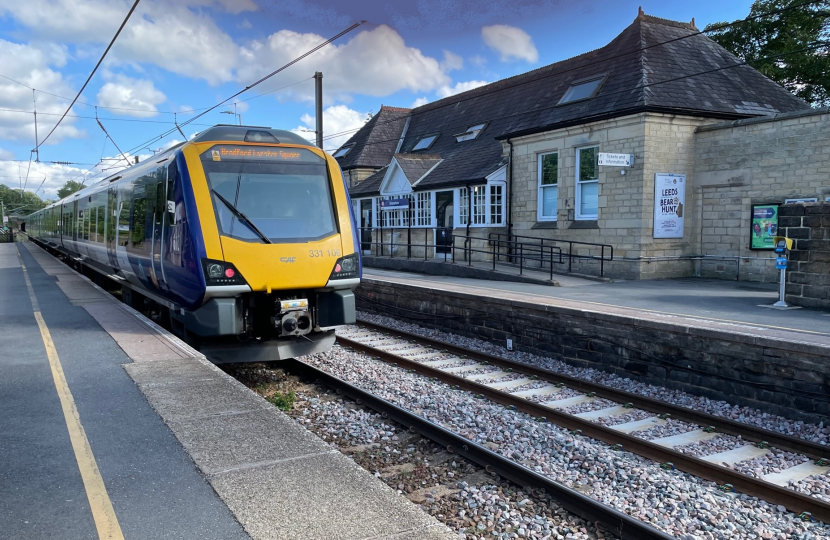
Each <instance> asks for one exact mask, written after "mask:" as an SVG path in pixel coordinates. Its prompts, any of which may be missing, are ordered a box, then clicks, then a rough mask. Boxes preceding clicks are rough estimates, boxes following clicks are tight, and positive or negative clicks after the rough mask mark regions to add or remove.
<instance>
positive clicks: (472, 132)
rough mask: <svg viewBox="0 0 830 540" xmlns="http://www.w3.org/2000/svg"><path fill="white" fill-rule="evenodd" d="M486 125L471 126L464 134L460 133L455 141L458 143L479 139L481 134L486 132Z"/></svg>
mask: <svg viewBox="0 0 830 540" xmlns="http://www.w3.org/2000/svg"><path fill="white" fill-rule="evenodd" d="M486 125H487V124H476V125H474V126H470V127H468V128H467V131H465V132H464V133H459V134H458V135H456V136H455V140H456V141H458V142H463V141H471V140H473V139H475V138H476V137H478V135H479V133H481V132H482V131H483V130H484V127H485V126H486Z"/></svg>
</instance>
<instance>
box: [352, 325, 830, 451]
mask: <svg viewBox="0 0 830 540" xmlns="http://www.w3.org/2000/svg"><path fill="white" fill-rule="evenodd" d="M358 315H359V317H360V318H362V319H364V320H367V321H370V322H374V323H376V324H380V325H383V326H387V327H389V328H393V329H397V330H404V331H406V332H410V333H413V334H417V335H420V336H424V337H428V338H432V339H437V340H440V341H444V342H446V343H451V344H453V345H457V346H460V347H466V348H469V349H473V350H478V351H481V352H485V353H489V354H493V355H496V356H501V357H504V358H507V359H509V360H514V361H517V362H522V363H525V364H529V365H532V366H536V367H541V368H545V369H549V370H551V371H555V372H557V373H561V374H563V375H569V376H571V377H576V378H579V379H583V380H586V381H591V382H596V383H600V384H604V385H606V386H610V387H612V388H616V389H619V390H625V391H627V392H632V393H635V394H640V395H642V396H644V397H649V398H652V399H659V400H663V401H667V402H669V403H673V404H675V405H680V406H682V407H688V408H690V409H694V410H697V411H702V412H706V413H709V414H713V415H717V416H722V417H724V418H729V419H731V420H735V421H738V422H743V423H745V424H750V425H754V426H758V427H762V428H765V429H769V430H772V431H777V432H779V433H783V434H785V435H791V436H794V437H801V438H802V439H805V440H808V441H811V442H815V443H818V444H823V445H829V444H830V426H826V425H824V423H819V424H808V423H805V422H801V421H797V420H791V419H788V418H784V417H782V416H778V415H774V414H769V413H764V412H761V411H759V410H757V409H754V408H751V407H742V406H738V405H733V404H730V403H727V402H725V401H718V400H713V399H709V398H705V397H700V396H694V395H692V394H688V393H686V392H682V391H680V390H671V389H668V388H662V387H658V386H653V385H650V384H644V383H641V382H638V381H634V380H631V379H628V378H623V377H619V376H617V375H614V374H611V373H605V372H602V371H599V370H596V369H592V368H579V367H574V366H571V365H568V364H566V363H565V362H562V361H559V360H555V359H553V358H546V357H543V356H538V355H534V354H529V353H523V352H518V351H508V350H506V349H505V348H504V347H502V346H498V345H495V344H493V343H489V342H487V341H483V340H480V339H473V338H467V337H464V336H459V335H457V334H452V333H448V332H442V331H440V330H433V329H430V328H424V327H421V326H418V325H415V324H411V323H406V322H401V321H398V320H395V319H393V318H390V317H385V316H381V315H375V314H373V313H366V312H360V313H359V314H358Z"/></svg>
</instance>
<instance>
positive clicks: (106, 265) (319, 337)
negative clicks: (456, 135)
mask: <svg viewBox="0 0 830 540" xmlns="http://www.w3.org/2000/svg"><path fill="white" fill-rule="evenodd" d="M25 223H26V225H25V229H26V232H27V234H28V235H29V237H30V239H31V240H33V241H34V242H36V243H38V244H40V245H41V246H42V247H44V248H46V249H48V250H49V251H51V252H53V253H54V254H56V255H59V256H61V257H63V258H65V260H67V262H69V263H70V264H72V265H74V266H76V267H77V268H79V269H81V270H83V271H85V272H87V273H88V274H91V275H92V276H93V277H95V278H96V279H104V280H109V281H107V283H109V284H115V285H116V287H115V290H116V291H117V290H118V287H117V286H118V285H120V291H121V297H122V300H123V301H124V302H126V303H127V304H129V305H131V306H132V307H136V308H138V309H142V308H146V307H147V306H148V305H149V306H151V307H152V308H153V313H154V314H156V316H157V317H159V318H161V319H162V321H163V322H164V323H167V324H169V326H170V328H171V329H172V330H173V331H174V333H176V334H177V335H179V336H181V337H183V338H184V339H186V340H187V341H188V343H191V344H194V345H195V346H197V348H198V349H199V350H200V351H201V352H202V353H204V354H205V355H206V356H207V357H208V358H209V359H210V360H212V361H214V362H215V363H238V362H271V361H278V360H283V359H286V358H294V357H297V356H303V355H307V354H313V353H318V352H323V351H326V350H328V349H330V348H331V347H332V345H333V343H334V339H335V335H334V327H336V326H340V325H345V324H351V323H354V322H355V315H356V311H355V309H356V308H355V296H354V289H355V288H356V287H357V286H358V285H359V284H360V279H361V276H362V262H361V253H360V249H359V247H358V246H359V243H358V236H357V231H358V228H357V224H356V222H355V215H354V209H353V207H352V203H351V200H350V198H349V193H348V190H347V186H346V183H345V181H344V179H343V173H342V171H341V170H340V167H339V165H338V164H337V162H336V161H335V160H334V159H333V158H332V157H331V156H330V155H328V154H326V153H325V152H323V151H322V150H321V149H319V148H316V147H314V146H312V145H310V143H309V142H308V141H306V140H305V139H303V138H302V137H300V136H298V135H296V134H295V133H292V132H290V131H284V130H278V129H271V128H265V127H256V126H229V125H217V126H214V127H211V128H208V129H206V130H204V131H202V132H201V133H199V134H197V135H196V136H195V137H193V138H192V139H191V140H189V141H186V142H184V143H180V144H179V145H177V146H174V147H171V148H169V149H167V150H166V151H164V152H161V153H157V154H155V155H154V156H153V157H151V158H148V159H145V160H144V161H142V162H140V163H137V164H134V165H132V166H130V167H129V168H127V169H124V170H121V171H119V172H118V173H116V174H114V175H112V176H110V177H108V178H104V179H103V180H101V181H100V182H97V183H95V184H93V185H90V186H89V187H86V188H84V189H82V190H81V191H78V192H76V193H73V194H72V195H70V196H68V197H65V198H64V199H62V200H59V201H57V202H55V203H53V204H50V205H48V206H47V207H45V208H44V209H42V210H40V211H38V212H35V213H33V214H31V215H29V216H28V217H27V218H26V220H25Z"/></svg>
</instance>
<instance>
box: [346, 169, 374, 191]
mask: <svg viewBox="0 0 830 540" xmlns="http://www.w3.org/2000/svg"><path fill="white" fill-rule="evenodd" d="M376 172H377V169H368V168H363V169H349V170H348V171H343V174H344V175H345V176H346V183H347V184H348V186H349V187H350V188H352V187H355V186H356V185H358V184H360V183H361V182H363V181H364V180H366V179H367V178H369V177H370V176H372V175H373V174H375V173H376Z"/></svg>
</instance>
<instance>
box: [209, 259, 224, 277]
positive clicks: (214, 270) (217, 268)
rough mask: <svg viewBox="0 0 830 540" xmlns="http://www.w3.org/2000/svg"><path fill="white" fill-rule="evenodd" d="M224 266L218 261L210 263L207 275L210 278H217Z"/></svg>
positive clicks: (220, 275)
mask: <svg viewBox="0 0 830 540" xmlns="http://www.w3.org/2000/svg"><path fill="white" fill-rule="evenodd" d="M223 270H224V268H223V267H222V265H221V264H218V263H210V264H209V265H208V277H209V278H210V279H219V278H221V277H222V273H223V272H222V271H223Z"/></svg>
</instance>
